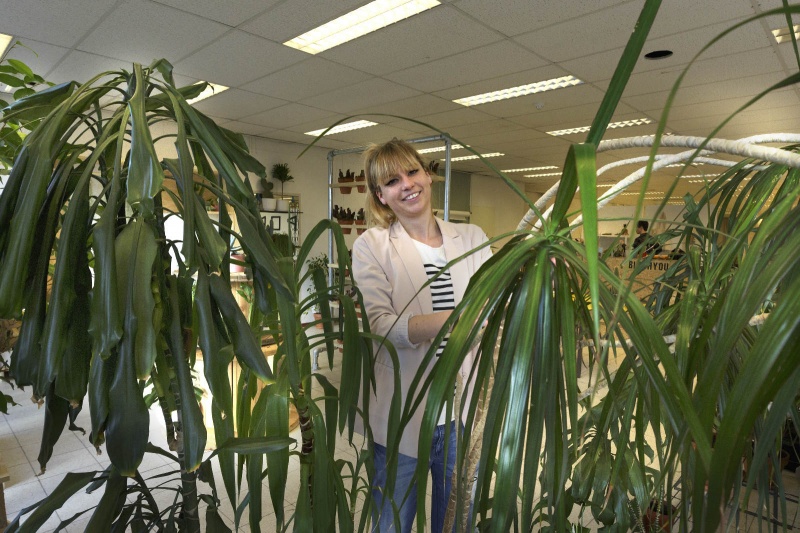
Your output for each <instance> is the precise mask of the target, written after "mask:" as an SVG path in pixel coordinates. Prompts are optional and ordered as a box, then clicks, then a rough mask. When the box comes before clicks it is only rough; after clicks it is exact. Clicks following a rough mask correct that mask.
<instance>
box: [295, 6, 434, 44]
mask: <svg viewBox="0 0 800 533" xmlns="http://www.w3.org/2000/svg"><path fill="white" fill-rule="evenodd" d="M438 5H439V2H438V1H437V0H375V1H374V2H370V3H369V4H367V5H365V6H362V7H360V8H358V9H356V10H354V11H351V12H349V13H347V14H345V15H342V16H341V17H339V18H337V19H334V20H332V21H330V22H327V23H325V24H323V25H322V26H318V27H316V28H314V29H313V30H310V31H307V32H306V33H304V34H302V35H298V36H297V37H295V38H294V39H291V40H289V41H286V42H285V43H283V44H285V45H286V46H289V47H291V48H296V49H297V50H301V51H303V52H308V53H309V54H318V53H320V52H324V51H325V50H328V49H329V48H333V47H334V46H339V45H340V44H342V43H346V42H347V41H352V40H353V39H357V38H358V37H361V36H362V35H366V34H368V33H372V32H373V31H376V30H379V29H381V28H384V27H386V26H388V25H390V24H394V23H395V22H398V21H400V20H403V19H407V18H408V17H411V16H414V15H416V14H418V13H421V12H423V11H426V10H428V9H431V8H432V7H436V6H438Z"/></svg>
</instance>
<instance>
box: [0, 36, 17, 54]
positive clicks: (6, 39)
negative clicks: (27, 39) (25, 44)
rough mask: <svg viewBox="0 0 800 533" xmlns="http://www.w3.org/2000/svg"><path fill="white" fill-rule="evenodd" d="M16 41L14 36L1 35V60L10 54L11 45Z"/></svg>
mask: <svg viewBox="0 0 800 533" xmlns="http://www.w3.org/2000/svg"><path fill="white" fill-rule="evenodd" d="M13 41H14V36H13V35H6V34H5V33H0V59H3V58H4V57H5V55H6V52H8V49H9V48H10V47H11V43H12V42H13Z"/></svg>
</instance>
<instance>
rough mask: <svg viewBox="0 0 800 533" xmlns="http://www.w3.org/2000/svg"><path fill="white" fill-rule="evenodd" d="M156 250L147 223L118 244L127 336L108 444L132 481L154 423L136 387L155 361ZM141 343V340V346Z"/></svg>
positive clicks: (129, 229)
mask: <svg viewBox="0 0 800 533" xmlns="http://www.w3.org/2000/svg"><path fill="white" fill-rule="evenodd" d="M156 252H157V245H156V242H155V234H154V233H153V230H152V229H151V228H150V226H148V225H147V223H146V222H145V221H144V219H143V218H138V219H137V220H136V221H135V222H132V223H131V224H129V225H128V226H126V227H125V229H123V230H122V232H120V234H119V236H118V237H117V241H116V260H117V264H116V267H117V273H118V275H119V286H118V291H119V298H120V301H121V302H125V304H124V307H123V308H124V319H123V320H124V321H123V324H124V331H125V333H124V334H123V337H122V340H121V341H120V344H119V346H118V353H117V358H116V362H115V368H114V374H113V377H112V381H111V384H110V386H111V390H113V391H114V392H113V394H109V398H108V421H107V425H106V444H107V446H106V447H107V450H108V456H109V458H110V459H111V462H112V463H113V464H114V466H115V467H117V469H118V470H119V471H120V473H121V474H122V475H124V476H132V475H133V474H134V473H135V472H136V468H137V467H138V466H139V463H140V462H141V461H142V457H143V456H144V452H145V447H146V446H147V441H148V435H149V430H150V425H149V424H150V417H149V414H148V412H147V407H146V405H145V403H144V399H143V398H142V394H141V391H140V389H139V384H138V382H137V369H138V370H139V371H141V370H143V369H144V368H145V367H146V368H147V371H146V372H143V375H144V378H146V377H147V376H149V374H150V369H151V368H152V367H153V361H154V360H155V356H156V349H155V331H154V328H153V323H152V316H153V308H154V307H155V302H154V300H153V295H152V288H151V277H152V271H153V262H154V260H155V257H156ZM140 339H141V340H140Z"/></svg>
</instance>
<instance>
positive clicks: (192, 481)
mask: <svg viewBox="0 0 800 533" xmlns="http://www.w3.org/2000/svg"><path fill="white" fill-rule="evenodd" d="M170 388H171V389H172V393H173V395H174V396H175V408H176V409H175V410H176V412H177V413H178V416H177V420H176V421H175V443H176V448H177V450H176V451H177V453H178V462H179V463H180V465H181V495H182V496H183V519H184V524H185V525H186V531H188V532H189V533H200V515H199V513H198V509H197V471H195V472H188V471H187V470H186V464H185V457H184V453H183V451H184V450H183V425H182V424H181V407H182V406H181V395H180V394H179V392H178V390H177V389H178V388H177V387H176V386H175V385H174V384H173V385H172V386H171V387H170Z"/></svg>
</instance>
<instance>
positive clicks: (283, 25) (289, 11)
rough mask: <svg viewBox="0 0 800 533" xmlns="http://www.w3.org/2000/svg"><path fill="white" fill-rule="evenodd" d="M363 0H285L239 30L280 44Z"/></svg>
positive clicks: (361, 3) (331, 18)
mask: <svg viewBox="0 0 800 533" xmlns="http://www.w3.org/2000/svg"><path fill="white" fill-rule="evenodd" d="M365 3H366V2H365V1H364V0H338V1H336V2H319V1H318V0H287V1H285V2H282V3H280V4H278V5H276V6H275V7H274V8H272V9H270V10H269V11H267V12H266V13H264V14H262V15H260V16H258V17H256V18H254V19H253V20H251V21H249V22H246V23H244V24H242V25H241V29H243V30H245V31H248V32H251V33H255V34H256V35H260V36H262V37H265V38H267V39H269V40H271V41H275V42H276V43H282V42H284V41H288V40H289V39H293V38H295V37H297V36H298V35H302V34H303V33H305V32H307V31H308V30H310V29H312V28H315V27H317V26H319V25H320V24H324V23H326V22H329V21H331V20H333V19H335V18H337V17H340V16H341V15H344V14H345V13H348V12H349V11H352V10H353V9H356V8H358V7H361V5H363V4H365Z"/></svg>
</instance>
